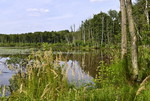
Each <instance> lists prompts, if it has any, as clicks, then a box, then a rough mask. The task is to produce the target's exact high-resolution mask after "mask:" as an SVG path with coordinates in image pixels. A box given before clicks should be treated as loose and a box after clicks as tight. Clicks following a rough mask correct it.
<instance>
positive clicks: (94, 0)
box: [90, 0, 105, 2]
mask: <svg viewBox="0 0 150 101" xmlns="http://www.w3.org/2000/svg"><path fill="white" fill-rule="evenodd" d="M90 1H91V2H101V1H105V0H90Z"/></svg>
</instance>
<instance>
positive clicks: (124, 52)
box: [120, 0, 127, 59]
mask: <svg viewBox="0 0 150 101" xmlns="http://www.w3.org/2000/svg"><path fill="white" fill-rule="evenodd" d="M120 9H121V33H122V39H121V58H122V59H125V57H126V55H127V15H126V6H125V0H120Z"/></svg>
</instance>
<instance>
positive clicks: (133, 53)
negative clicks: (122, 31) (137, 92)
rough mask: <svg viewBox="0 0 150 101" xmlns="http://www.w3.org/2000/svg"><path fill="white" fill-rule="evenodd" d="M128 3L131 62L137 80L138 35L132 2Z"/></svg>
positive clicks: (128, 0)
mask: <svg viewBox="0 0 150 101" xmlns="http://www.w3.org/2000/svg"><path fill="white" fill-rule="evenodd" d="M126 3H127V16H128V23H129V32H130V35H131V61H132V69H133V79H134V80H137V77H138V74H139V68H138V47H137V35H136V30H135V25H134V19H133V14H132V2H131V0H126Z"/></svg>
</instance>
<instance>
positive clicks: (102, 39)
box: [101, 17, 104, 46]
mask: <svg viewBox="0 0 150 101" xmlns="http://www.w3.org/2000/svg"><path fill="white" fill-rule="evenodd" d="M103 41H104V17H102V37H101V46H103Z"/></svg>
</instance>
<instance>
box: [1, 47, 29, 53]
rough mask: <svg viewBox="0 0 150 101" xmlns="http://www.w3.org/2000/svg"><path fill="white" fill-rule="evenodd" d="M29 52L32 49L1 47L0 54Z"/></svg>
mask: <svg viewBox="0 0 150 101" xmlns="http://www.w3.org/2000/svg"><path fill="white" fill-rule="evenodd" d="M29 52H30V49H25V48H19V47H18V48H14V47H13V48H12V47H0V55H13V54H28V53H29Z"/></svg>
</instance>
